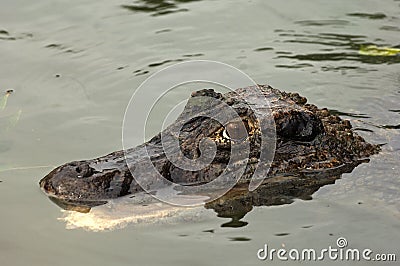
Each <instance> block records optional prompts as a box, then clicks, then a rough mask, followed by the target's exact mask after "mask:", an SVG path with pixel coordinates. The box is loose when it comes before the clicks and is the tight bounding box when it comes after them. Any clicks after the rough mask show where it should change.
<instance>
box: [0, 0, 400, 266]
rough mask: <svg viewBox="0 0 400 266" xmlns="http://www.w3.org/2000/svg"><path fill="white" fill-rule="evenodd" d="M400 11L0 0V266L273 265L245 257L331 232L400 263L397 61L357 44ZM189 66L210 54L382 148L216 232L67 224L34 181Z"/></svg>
mask: <svg viewBox="0 0 400 266" xmlns="http://www.w3.org/2000/svg"><path fill="white" fill-rule="evenodd" d="M399 6H400V2H399V1H389V0H387V1H372V0H353V1H344V0H340V1H329V2H328V1H317V0H313V1H306V2H305V1H295V0H290V1H277V0H274V1H262V0H253V1H228V0H219V1H212V0H203V1H182V0H181V1H178V0H175V1H162V0H158V1H150V0H147V1H127V0H112V1H88V0H79V1H75V2H73V3H72V2H71V1H65V0H59V1H49V0H42V1H39V2H33V1H27V0H18V1H3V2H2V3H1V4H0V56H1V63H0V69H1V71H0V93H1V97H3V95H4V93H5V92H6V90H7V89H9V88H12V89H13V90H14V92H13V93H12V94H10V96H9V97H8V102H7V106H6V108H5V109H4V110H0V126H2V129H5V128H6V127H7V128H9V129H7V130H1V131H0V134H1V135H0V181H1V183H0V202H1V203H0V212H1V213H2V215H1V225H2V226H1V229H0V260H1V261H2V265H140V264H144V265H204V264H207V265H221V264H223V265H229V264H230V265H258V264H263V263H269V264H275V263H276V264H279V262H277V261H273V262H270V261H264V262H261V261H259V260H258V259H257V257H256V252H257V250H258V249H259V248H261V247H263V245H264V244H265V243H268V244H269V245H270V246H271V247H275V248H279V247H281V246H282V245H285V246H287V247H296V248H299V249H300V248H313V247H320V246H322V247H326V246H329V245H334V244H335V241H336V239H337V238H338V237H345V238H346V239H347V240H348V242H349V244H350V245H351V246H352V247H357V248H371V249H372V250H375V251H377V252H387V253H396V252H397V255H398V256H399V255H400V254H399V250H398V247H399V244H400V243H399V239H400V233H399V232H400V230H399V229H400V224H399V218H400V205H399V203H398V202H399V199H400V194H399V186H400V181H399V178H398V173H399V165H398V162H399V158H400V142H399V124H400V119H399V109H400V106H399V104H398V103H399V102H400V67H399V63H400V57H399V56H372V55H362V54H360V53H359V50H360V49H362V47H365V46H368V45H376V46H379V47H394V48H396V47H397V48H399V45H400V43H399V38H398V35H399V33H400V8H399ZM192 59H209V60H217V61H222V62H225V63H228V64H231V65H233V66H235V67H237V68H239V69H240V70H242V71H244V72H246V73H247V74H248V75H250V76H251V77H252V78H253V79H254V80H255V81H256V82H258V83H260V84H263V83H268V84H270V85H272V86H273V87H276V88H279V89H284V90H287V91H298V92H300V93H301V94H303V95H304V96H306V97H307V98H308V99H309V101H310V102H312V103H314V104H317V105H318V106H321V107H327V108H329V109H332V110H336V111H337V112H338V113H339V114H341V115H342V117H344V118H347V119H350V120H351V121H352V123H353V125H354V126H355V127H356V128H357V130H358V132H359V133H360V134H361V135H362V136H364V137H365V138H366V139H367V140H368V141H370V142H373V143H381V144H383V143H385V145H384V146H383V151H382V153H381V154H379V155H376V156H373V157H372V158H371V162H370V163H369V164H363V165H361V166H359V167H358V168H356V169H355V170H354V171H353V172H352V173H350V174H344V175H343V176H342V179H340V180H338V181H337V182H336V183H335V184H334V185H330V186H325V187H323V188H322V189H320V190H319V191H318V192H317V193H315V194H314V195H313V200H311V201H302V200H297V201H295V202H294V203H293V204H290V205H282V206H275V207H255V208H253V210H252V211H251V212H250V213H248V214H247V215H246V216H245V217H244V218H242V219H241V221H242V222H244V223H243V224H242V225H245V226H242V227H238V228H232V227H222V225H223V224H226V223H227V222H229V221H230V220H229V219H226V218H219V217H217V216H216V215H215V213H213V212H212V211H211V210H209V211H206V210H202V211H199V212H197V214H196V212H189V213H186V214H183V215H180V214H179V213H178V214H177V215H176V217H178V218H176V217H175V218H176V219H170V220H169V221H167V222H163V223H157V222H155V223H154V221H153V222H152V223H151V222H149V223H147V224H146V223H141V224H135V223H133V224H129V225H128V226H126V227H124V228H122V229H119V230H113V231H111V232H90V231H86V230H84V229H74V230H68V229H66V222H64V221H60V220H58V218H60V217H63V213H62V212H61V211H60V208H59V207H57V206H56V205H54V204H53V203H51V202H50V201H49V200H48V199H47V198H46V197H45V196H44V195H43V194H42V193H41V191H40V190H39V187H38V181H39V180H40V178H42V177H43V176H44V175H45V174H47V173H48V172H49V171H50V170H51V169H52V168H53V167H55V166H57V165H60V164H63V163H65V162H68V161H72V160H79V159H87V158H93V157H97V156H100V155H103V154H106V153H109V152H111V151H114V150H118V149H121V124H122V119H123V114H124V110H125V108H126V105H127V103H128V99H129V98H130V96H131V95H132V93H133V91H134V90H135V88H137V87H138V86H139V85H140V84H141V82H143V81H144V80H145V79H146V78H147V77H149V75H151V74H153V73H155V72H156V71H158V70H160V69H162V68H163V67H165V66H169V65H172V64H174V63H176V62H182V61H186V60H192ZM166 104H168V103H166ZM18 114H19V115H18ZM16 115H17V118H18V119H15V117H16ZM13 118H14V120H13ZM161 118H162V115H161V114H160V119H161ZM12 121H15V122H16V123H13V122H12ZM140 142H141V140H139V139H138V144H139V143H140ZM199 213H200V214H201V215H198V214H199ZM179 217H181V218H179ZM153 219H157V218H153ZM292 263H293V262H292ZM324 263H325V264H326V265H336V264H341V262H332V261H325V262H324ZM289 264H290V263H289ZM293 264H294V263H293ZM345 264H346V265H352V263H350V262H346V263H345ZM392 265H395V263H392Z"/></svg>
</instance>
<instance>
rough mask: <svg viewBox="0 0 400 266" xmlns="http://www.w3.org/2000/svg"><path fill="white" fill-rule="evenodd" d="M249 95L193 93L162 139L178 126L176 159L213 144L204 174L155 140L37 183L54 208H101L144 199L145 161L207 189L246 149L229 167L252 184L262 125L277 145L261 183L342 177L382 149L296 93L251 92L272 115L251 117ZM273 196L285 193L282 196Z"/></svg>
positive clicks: (66, 169) (70, 165) (61, 168)
mask: <svg viewBox="0 0 400 266" xmlns="http://www.w3.org/2000/svg"><path fill="white" fill-rule="evenodd" d="M251 88H252V89H254V87H249V88H242V89H238V90H236V91H234V92H229V93H225V94H220V93H217V92H215V91H214V90H212V89H204V90H200V91H197V92H194V93H192V95H191V98H190V99H189V101H188V103H187V105H186V107H185V109H184V111H183V113H182V114H181V115H180V116H179V117H178V119H177V120H176V121H175V122H174V124H172V125H171V126H170V127H168V128H166V129H165V130H164V131H163V132H164V133H165V132H168V131H170V130H171V128H174V127H176V125H177V124H179V127H178V128H180V132H179V136H178V139H179V148H180V152H181V153H182V154H183V155H184V156H185V157H186V158H187V159H190V160H194V159H196V158H200V157H201V156H203V155H207V154H208V150H207V145H205V146H206V148H204V147H202V145H203V144H204V143H207V142H208V144H210V143H211V144H212V145H213V146H214V147H215V150H214V153H213V158H211V160H210V163H209V164H208V165H207V166H205V167H204V168H202V169H197V170H187V169H185V168H184V167H183V168H182V167H179V165H176V163H174V162H171V161H170V160H169V158H168V156H166V149H169V146H170V145H172V144H170V143H168V141H162V134H161V133H160V134H158V135H156V136H155V137H153V138H152V139H151V140H149V141H148V142H146V143H144V144H142V145H139V146H137V147H135V148H131V149H129V150H127V151H126V152H125V155H126V158H125V157H124V152H123V151H118V152H113V153H110V154H108V155H105V156H103V157H99V158H96V159H92V160H85V161H75V162H71V163H67V164H65V165H62V166H59V167H58V168H56V169H54V170H53V171H52V172H50V173H49V174H48V175H47V176H46V177H44V178H43V179H42V180H41V181H40V187H41V188H42V189H43V190H44V192H45V193H46V194H48V195H49V197H50V198H52V199H53V200H55V201H57V202H58V203H60V202H64V203H65V202H66V203H71V202H75V203H76V204H77V205H82V204H83V205H85V206H89V207H90V206H94V205H98V204H99V203H101V202H104V201H106V200H107V199H111V198H116V197H121V196H124V195H128V194H134V193H136V192H138V191H142V188H141V187H140V186H139V185H138V183H137V182H136V180H135V178H138V177H140V178H146V176H152V175H154V171H152V170H150V169H148V170H147V169H145V168H143V167H141V166H142V165H143V162H144V157H145V156H149V157H150V160H151V162H152V164H153V165H154V167H155V169H156V170H157V172H158V173H159V174H160V175H162V176H163V177H164V178H165V179H166V180H169V181H171V182H173V183H177V184H181V185H184V186H194V185H198V184H204V183H208V182H210V181H212V180H214V179H215V178H217V177H218V176H220V175H221V174H222V173H223V172H224V169H225V168H226V166H227V165H228V163H229V162H230V159H231V157H232V154H231V148H232V145H233V144H239V145H240V144H241V143H244V142H246V143H247V144H248V145H249V147H250V149H249V151H250V152H249V154H248V158H246V160H240V161H237V162H233V165H243V164H244V165H245V170H244V172H243V173H242V175H241V177H240V180H239V182H238V183H239V184H243V183H246V182H249V180H250V179H251V177H252V175H253V173H254V171H255V169H256V167H257V165H258V164H259V162H260V153H261V147H262V141H263V139H262V134H263V130H262V128H260V118H261V119H263V118H266V119H267V120H268V119H270V120H271V119H272V121H273V123H272V124H274V127H275V128H274V130H273V134H271V135H270V136H274V138H275V139H274V142H273V143H274V147H272V148H273V150H274V156H273V160H272V161H271V162H270V163H271V164H270V167H269V168H268V170H267V171H266V172H264V173H262V175H264V177H265V178H266V179H265V182H269V181H268V180H274V178H275V180H278V181H277V182H280V181H279V180H280V179H276V177H282V176H291V177H295V178H301V177H304V176H306V175H310V174H316V173H318V174H320V173H324V172H326V171H327V170H328V169H330V170H332V169H337V170H338V169H339V170H338V171H340V167H342V166H345V165H357V164H358V163H359V162H360V160H363V159H365V158H367V157H369V156H370V155H372V154H374V153H377V152H378V151H379V146H377V145H372V144H369V143H367V142H366V141H365V140H364V139H363V138H362V137H360V136H359V135H357V134H356V133H355V132H354V131H353V130H352V127H351V124H350V122H349V121H347V120H342V119H341V118H339V117H338V116H336V115H333V114H331V113H330V112H329V111H328V110H327V109H325V108H324V109H319V108H317V107H316V106H315V105H312V104H307V100H306V98H304V97H302V96H300V95H299V94H297V93H286V92H281V91H279V90H276V89H273V88H271V87H269V86H267V85H259V86H258V87H256V89H257V90H259V91H260V92H261V95H262V96H263V97H265V99H267V100H268V102H269V106H265V109H266V110H267V108H268V110H269V112H267V111H265V114H264V113H263V111H262V110H263V109H262V108H259V109H258V110H259V111H258V113H257V114H256V113H255V112H254V108H252V106H251V105H250V104H249V103H248V102H247V101H246V98H247V97H248V95H247V94H248V91H249V90H250V89H251ZM204 96H206V97H208V98H213V99H217V100H218V101H219V102H220V103H221V104H224V105H227V106H229V107H230V108H231V109H232V110H234V111H235V112H236V113H237V116H236V118H232V119H231V120H227V121H223V122H221V121H216V120H215V119H212V118H210V117H209V116H207V115H206V114H207V112H209V110H219V109H218V108H220V106H219V104H215V103H209V102H207V101H203V100H198V99H204ZM260 110H261V111H260ZM263 115H265V117H263ZM187 117H191V118H190V119H186V118H187ZM272 124H270V125H272ZM267 136H268V132H267ZM267 141H268V140H267ZM125 159H127V160H128V161H129V166H130V167H129V168H130V169H131V170H132V169H136V171H133V173H134V174H133V175H132V173H131V171H130V170H129V169H128V167H127V163H126V160H125ZM335 173H336V174H338V172H335ZM275 190H276V191H281V192H282V189H281V190H277V189H275ZM283 190H284V188H283ZM277 193H278V192H277Z"/></svg>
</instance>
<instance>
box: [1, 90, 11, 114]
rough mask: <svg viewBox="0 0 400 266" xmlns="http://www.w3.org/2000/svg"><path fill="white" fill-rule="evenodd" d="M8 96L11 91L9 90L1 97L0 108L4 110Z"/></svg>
mask: <svg viewBox="0 0 400 266" xmlns="http://www.w3.org/2000/svg"><path fill="white" fill-rule="evenodd" d="M8 96H10V93H8V92H7V93H6V94H4V96H3V98H1V101H0V110H4V109H5V108H6V106H7V99H8Z"/></svg>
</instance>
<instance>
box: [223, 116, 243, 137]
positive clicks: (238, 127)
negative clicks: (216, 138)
mask: <svg viewBox="0 0 400 266" xmlns="http://www.w3.org/2000/svg"><path fill="white" fill-rule="evenodd" d="M222 135H223V136H224V138H227V139H230V140H235V141H243V140H245V139H246V138H247V137H248V134H247V129H246V127H245V126H244V124H243V122H242V121H239V122H230V123H228V124H227V125H226V126H225V128H224V131H223V132H222Z"/></svg>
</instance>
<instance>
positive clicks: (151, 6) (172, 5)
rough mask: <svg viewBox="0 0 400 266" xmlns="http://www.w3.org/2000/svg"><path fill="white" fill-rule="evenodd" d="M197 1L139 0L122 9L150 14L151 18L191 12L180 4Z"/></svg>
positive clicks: (195, 0) (123, 6) (125, 5)
mask: <svg viewBox="0 0 400 266" xmlns="http://www.w3.org/2000/svg"><path fill="white" fill-rule="evenodd" d="M197 1H200V0H172V1H167V0H137V1H135V3H134V4H124V5H121V7H122V8H123V9H126V10H129V11H132V12H141V13H150V14H151V16H161V15H167V14H172V13H177V12H186V11H189V9H187V8H180V7H179V6H180V4H182V3H189V2H197Z"/></svg>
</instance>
